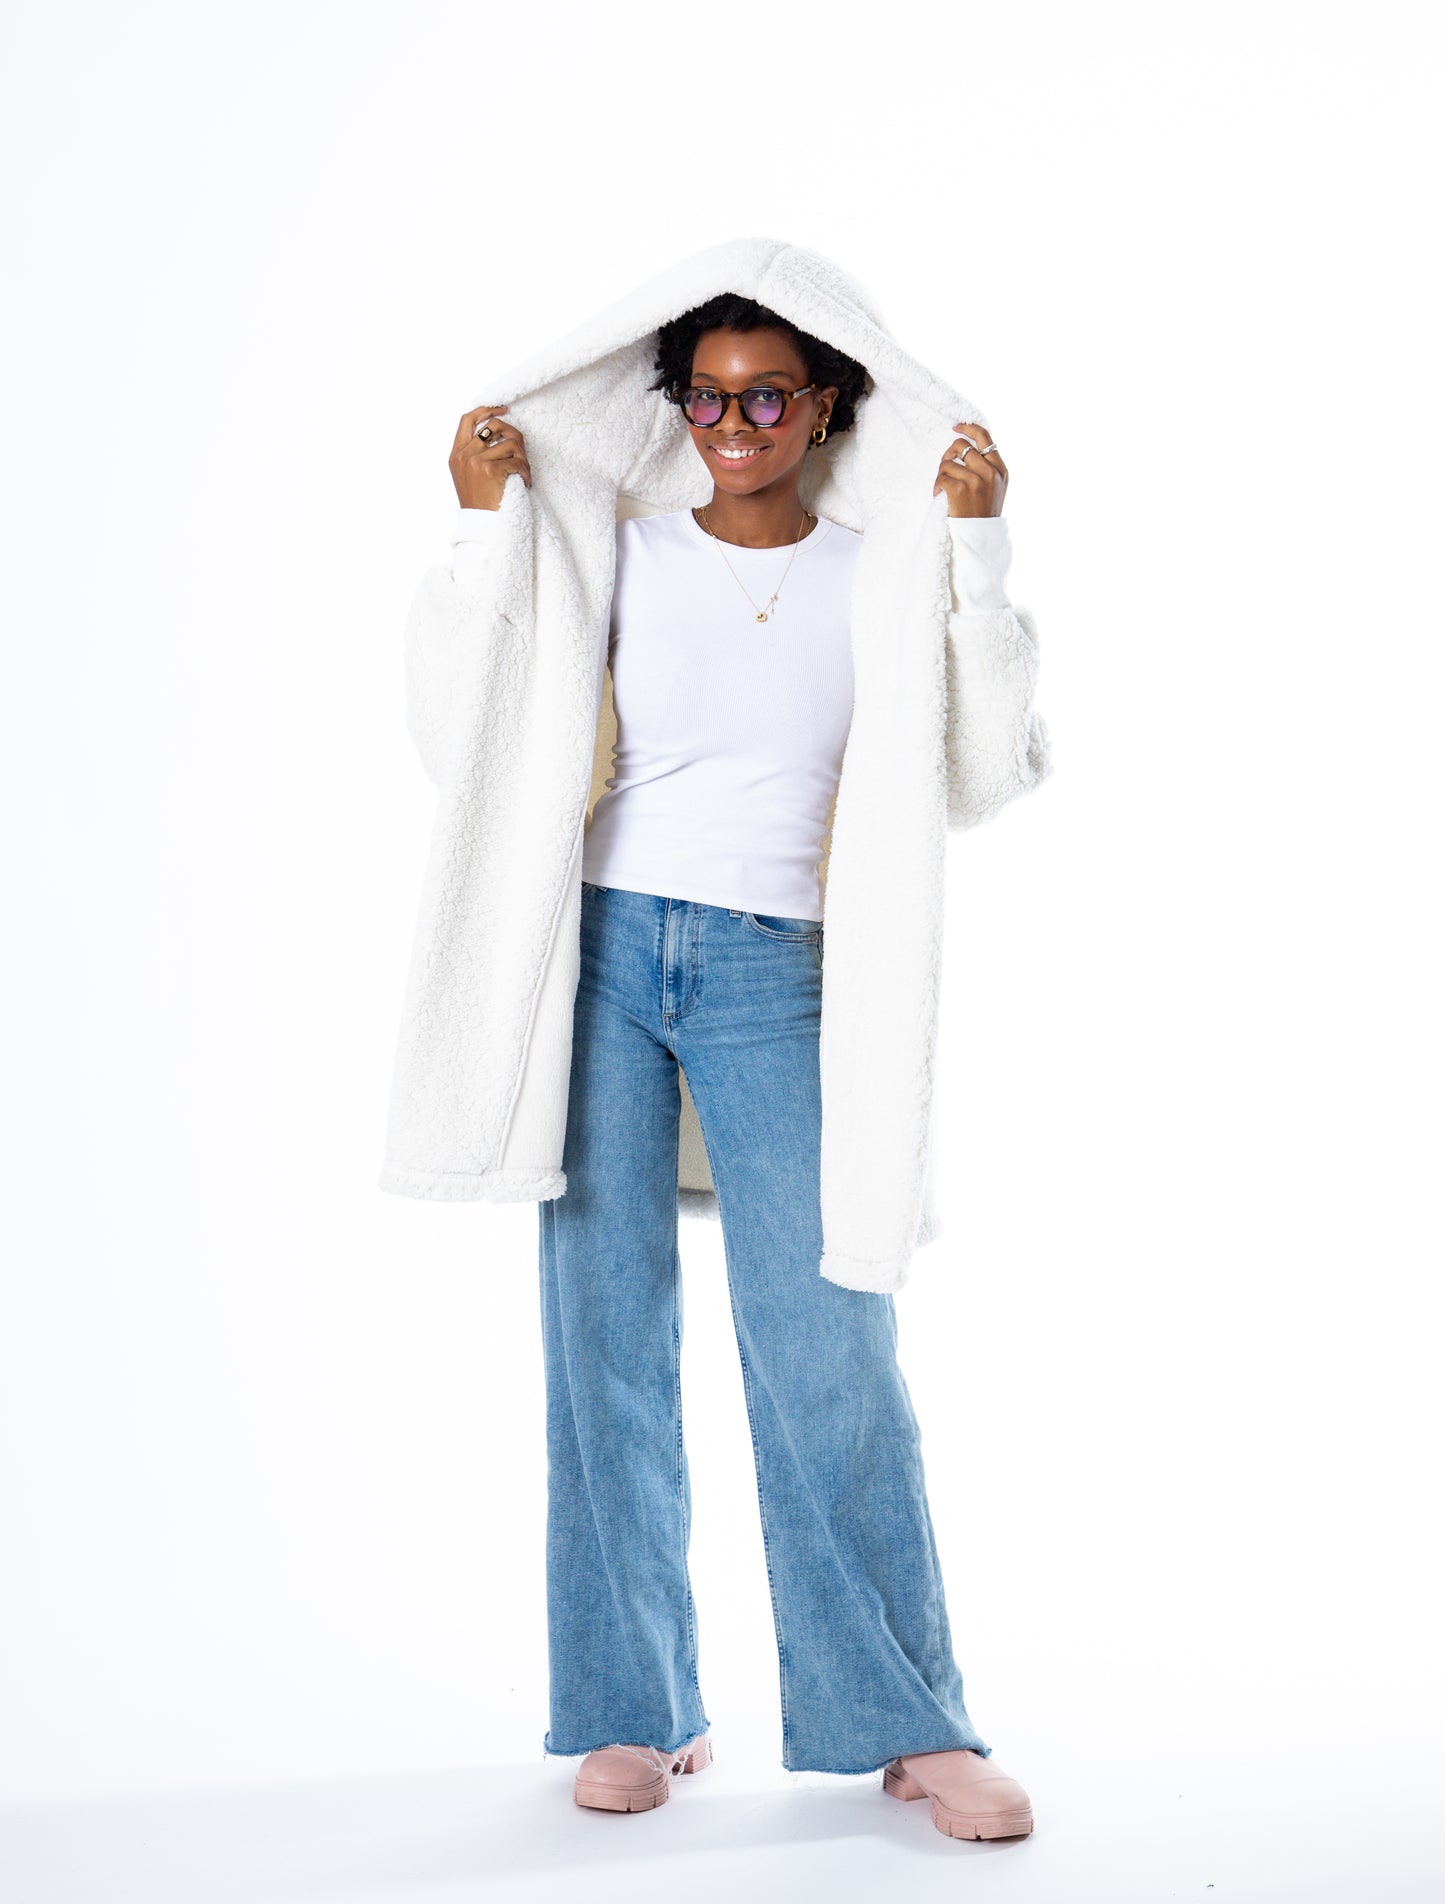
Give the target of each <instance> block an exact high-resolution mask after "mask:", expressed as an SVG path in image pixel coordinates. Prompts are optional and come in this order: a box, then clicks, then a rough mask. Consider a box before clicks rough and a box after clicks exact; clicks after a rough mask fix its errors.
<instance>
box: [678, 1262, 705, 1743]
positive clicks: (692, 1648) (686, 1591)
mask: <svg viewBox="0 0 1445 1904" xmlns="http://www.w3.org/2000/svg"><path fill="white" fill-rule="evenodd" d="M681 1282H682V1257H681V1254H680V1253H679V1252H678V1251H677V1250H676V1249H674V1251H673V1258H672V1386H673V1395H674V1399H675V1402H676V1407H677V1506H678V1522H679V1525H680V1527H681V1530H682V1589H683V1599H684V1601H685V1602H686V1607H687V1656H688V1667H689V1670H690V1671H691V1673H692V1689H693V1692H694V1693H695V1694H696V1695H697V1709H698V1712H699V1713H701V1712H702V1709H703V1705H702V1687H701V1685H700V1684H699V1681H698V1666H697V1623H696V1617H695V1609H694V1605H693V1593H692V1582H691V1580H690V1578H689V1576H688V1568H687V1542H688V1525H689V1516H688V1507H687V1496H686V1491H685V1489H684V1485H683V1480H684V1472H685V1468H684V1464H685V1462H686V1459H687V1453H686V1446H685V1443H684V1439H683V1429H682V1324H681V1315H680V1307H679V1306H680V1301H681V1295H680V1290H681ZM704 1723H706V1721H704Z"/></svg>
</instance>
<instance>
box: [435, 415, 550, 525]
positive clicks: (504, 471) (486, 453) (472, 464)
mask: <svg viewBox="0 0 1445 1904" xmlns="http://www.w3.org/2000/svg"><path fill="white" fill-rule="evenodd" d="M506 407H507V406H506V404H505V403H483V404H481V405H479V407H478V408H477V409H475V410H468V411H467V413H466V415H465V416H464V417H463V418H462V420H461V422H460V423H459V424H458V425H457V440H456V442H455V443H453V444H452V453H451V457H450V459H449V461H448V467H449V469H450V470H451V472H452V481H453V483H455V484H456V491H457V500H458V502H459V503H460V504H461V506H462V508H463V509H500V508H501V506H502V490H503V487H504V486H505V484H506V481H507V478H508V477H509V476H510V475H511V474H512V473H513V472H514V471H515V472H516V473H517V474H518V475H519V476H520V477H521V478H522V481H523V482H524V483H525V484H526V485H527V487H528V489H530V488H531V487H532V466H531V464H530V463H529V462H528V461H527V446H526V444H525V443H524V442H523V441H522V432H521V431H520V430H519V429H518V428H517V426H516V425H515V424H509V425H508V426H507V428H505V429H503V428H501V426H500V425H499V424H498V423H496V422H493V424H492V434H491V436H490V437H488V438H487V440H486V442H483V441H482V439H481V437H479V436H478V435H477V433H476V430H477V425H478V424H479V423H481V422H482V421H483V420H484V419H492V418H496V417H499V416H500V415H501V413H502V411H503V410H505V409H506Z"/></svg>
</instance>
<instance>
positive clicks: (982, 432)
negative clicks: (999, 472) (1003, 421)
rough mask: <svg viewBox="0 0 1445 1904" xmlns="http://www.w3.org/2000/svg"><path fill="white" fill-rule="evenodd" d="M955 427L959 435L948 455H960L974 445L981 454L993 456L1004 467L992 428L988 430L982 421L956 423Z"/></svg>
mask: <svg viewBox="0 0 1445 1904" xmlns="http://www.w3.org/2000/svg"><path fill="white" fill-rule="evenodd" d="M953 427H954V429H955V430H957V431H958V432H959V435H958V436H957V437H955V438H954V441H953V444H952V446H951V448H950V449H949V450H948V451H947V452H946V454H947V455H949V456H955V457H956V456H959V455H961V454H962V452H963V451H964V450H965V449H967V448H968V447H969V446H970V445H972V446H973V448H974V449H976V450H977V451H978V452H979V454H980V455H981V456H987V457H991V458H993V459H994V461H995V462H996V465H997V467H998V468H999V469H1002V468H1003V467H1004V460H1003V458H1002V457H1001V456H1000V455H999V453H998V447H997V445H996V444H995V442H994V440H993V432H992V430H986V429H985V428H984V426H983V425H982V424H981V423H967V422H964V423H955V424H954V426H953Z"/></svg>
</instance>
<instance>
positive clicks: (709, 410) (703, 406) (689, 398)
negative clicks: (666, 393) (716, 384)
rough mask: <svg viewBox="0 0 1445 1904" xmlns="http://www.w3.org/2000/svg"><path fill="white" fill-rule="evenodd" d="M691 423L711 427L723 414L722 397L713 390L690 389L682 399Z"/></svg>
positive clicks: (704, 428) (699, 426)
mask: <svg viewBox="0 0 1445 1904" xmlns="http://www.w3.org/2000/svg"><path fill="white" fill-rule="evenodd" d="M682 407H683V410H684V411H685V412H686V414H687V420H688V422H689V423H695V424H696V425H697V427H698V428H699V429H700V430H706V429H709V428H710V427H711V426H712V425H713V424H714V423H716V422H717V420H718V418H719V417H720V416H721V415H722V398H721V397H720V396H718V394H717V393H716V391H713V390H689V391H688V392H687V394H686V396H685V397H684V398H683V400H682Z"/></svg>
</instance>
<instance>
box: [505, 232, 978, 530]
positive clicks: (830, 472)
mask: <svg viewBox="0 0 1445 1904" xmlns="http://www.w3.org/2000/svg"><path fill="white" fill-rule="evenodd" d="M722 292H734V293H736V294H737V295H739V296H742V297H748V298H753V299H756V301H757V302H758V303H759V304H762V305H765V306H766V307H767V308H768V309H769V310H772V311H775V312H776V313H777V314H778V316H779V317H782V318H786V319H787V321H788V322H789V323H791V324H795V325H796V326H797V327H798V329H799V330H801V331H805V332H807V333H809V334H810V335H811V336H813V337H818V338H821V339H822V340H823V342H824V343H827V344H831V345H832V346H833V348H834V349H835V350H840V351H843V352H844V353H845V354H846V355H847V356H849V357H852V358H853V359H854V360H855V361H856V362H858V363H860V364H862V365H863V367H864V369H865V370H866V371H867V372H868V374H869V379H870V387H869V390H868V393H867V395H866V397H865V399H864V400H863V401H862V402H860V404H859V406H858V413H857V417H856V420H855V422H854V424H853V426H852V428H851V429H848V430H845V431H843V432H842V434H841V435H839V436H836V437H833V438H830V439H829V440H828V441H827V442H825V443H824V444H823V445H822V447H821V449H820V450H818V451H817V452H815V453H810V454H809V455H808V456H807V457H806V458H805V459H804V470H803V475H802V478H801V482H800V486H799V487H800V496H801V499H802V501H803V503H804V505H805V507H807V508H810V509H812V510H813V512H814V513H815V514H819V515H824V516H828V517H830V518H831V519H832V520H833V521H835V522H840V523H842V524H843V526H844V527H845V528H848V529H855V530H859V531H861V530H863V529H864V528H865V527H866V525H867V523H868V522H869V520H870V519H872V518H873V517H874V516H875V515H877V514H878V513H879V512H880V511H883V510H886V509H889V508H891V507H896V506H898V504H899V501H900V498H912V500H913V502H914V504H915V506H916V508H917V510H918V511H919V513H922V512H923V511H924V510H925V509H926V508H927V506H928V504H929V501H930V496H931V490H932V481H933V476H934V473H935V471H936V470H937V466H938V459H939V458H940V457H941V456H942V454H943V452H944V449H945V448H946V447H947V444H948V441H949V438H950V437H951V435H952V433H953V425H954V424H955V422H959V421H968V422H973V423H981V424H983V425H984V427H985V428H987V427H988V419H987V418H986V417H985V416H984V414H983V412H982V411H981V410H979V409H978V408H976V406H975V405H973V404H971V403H969V402H968V401H967V399H965V398H964V397H962V396H961V395H960V394H959V393H958V391H956V390H954V389H953V388H952V387H951V386H950V385H949V384H947V383H945V382H944V381H943V379H942V378H941V377H938V376H935V375H934V373H933V372H932V371H931V370H928V369H927V368H926V367H925V366H924V365H923V364H921V363H920V362H919V361H918V360H917V358H915V357H911V356H910V355H909V354H908V352H907V351H906V350H904V349H903V348H902V346H901V345H900V344H899V343H898V341H897V340H896V339H895V337H894V336H893V334H892V332H891V331H890V330H889V328H888V326H887V325H886V323H885V322H884V320H883V316H882V313H881V311H880V310H879V308H878V305H877V303H876V302H875V300H874V299H873V298H872V296H871V295H870V294H869V293H868V292H867V291H866V290H865V289H864V288H863V286H862V285H861V284H859V283H858V281H857V279H856V278H854V277H852V276H850V274H849V273H848V272H847V271H845V270H844V269H843V267H842V266H841V265H839V264H836V263H834V261H833V260H832V259H831V258H827V257H824V256H823V255H822V254H821V253H820V252H816V251H810V250H809V249H808V248H807V247H806V246H804V245H793V244H788V243H787V242H786V241H785V240H783V239H780V238H733V239H729V240H728V241H727V242H726V243H724V244H719V245H710V246H708V247H707V248H706V249H705V250H703V251H697V252H694V253H693V254H692V255H691V256H690V257H688V258H684V259H682V260H681V261H680V262H678V263H676V264H673V265H671V266H669V267H668V268H667V269H666V270H665V271H661V272H659V273H658V274H657V275H656V276H655V277H652V278H649V279H647V281H646V282H645V283H643V284H640V285H639V286H637V288H636V289H635V290H632V291H629V292H627V293H626V294H625V295H624V296H623V297H620V298H618V299H617V300H616V301H615V302H614V303H612V304H609V305H607V306H606V307H605V308H604V309H603V310H601V311H599V312H598V313H597V314H596V315H595V316H594V317H591V318H588V319H587V320H586V321H585V322H584V323H581V324H579V325H577V326H576V327H575V328H574V329H572V330H570V331H568V332H567V333H566V335H565V336H563V337H560V338H558V339H557V340H556V342H554V343H551V344H548V345H546V346H544V347H543V348H542V349H541V350H538V351H534V352H533V354H532V355H531V356H530V357H527V358H525V359H523V361H522V362H521V363H519V364H516V365H514V366H513V367H512V368H511V369H510V370H507V371H504V372H502V373H501V374H500V375H499V376H497V377H494V378H492V379H491V380H490V382H489V383H488V384H487V387H486V388H485V390H483V391H481V392H480V393H479V394H478V396H477V397H476V400H475V402H476V405H481V404H486V403H507V404H510V405H513V406H514V407H513V408H512V409H511V410H510V411H509V413H508V414H509V416H510V418H511V420H512V421H514V422H515V423H516V425H517V427H518V428H519V429H520V430H522V432H523V433H524V434H525V435H526V437H527V439H528V443H529V445H531V444H532V443H533V442H534V441H535V444H536V448H537V450H538V455H537V457H536V458H535V460H534V464H533V486H534V490H535V492H536V493H537V494H538V495H541V496H545V495H546V494H547V493H548V489H549V487H550V486H551V485H552V484H554V483H555V482H556V481H557V480H558V478H559V476H560V478H561V480H562V481H563V482H564V484H565V486H566V487H568V488H570V487H572V486H573V485H574V484H577V483H585V484H587V485H588V486H589V487H592V488H595V489H598V490H603V491H607V492H609V493H610V494H612V495H613V496H614V497H615V496H623V497H628V498H634V499H635V500H636V501H637V502H638V503H640V504H641V505H642V506H643V512H644V513H645V512H647V511H654V510H672V509H686V508H688V507H690V506H692V505H694V504H697V503H704V502H706V501H707V499H708V497H709V496H710V495H711V493H712V479H711V476H710V475H709V473H708V470H707V468H706V466H705V465H704V463H703V460H702V458H701V457H700V456H699V455H698V453H697V451H696V449H695V448H694V447H693V442H692V438H691V435H690V434H689V432H688V430H687V427H686V425H685V424H684V423H683V421H682V419H681V417H680V416H679V414H678V410H677V406H676V405H675V404H672V403H669V402H668V400H667V398H666V397H665V396H664V395H663V393H662V391H660V390H649V389H648V387H647V386H648V385H649V384H650V383H651V382H652V379H653V377H654V375H655V374H656V368H655V362H654V359H655V355H656V347H657V332H658V330H659V329H660V327H661V326H662V325H663V324H665V323H667V322H669V321H670V320H671V319H672V318H675V317H678V316H680V315H681V314H682V313H683V312H684V311H689V310H692V309H694V308H695V307H696V306H697V305H699V304H704V303H706V302H707V301H708V299H709V298H713V297H716V296H718V295H719V294H720V293H722ZM474 407H475V406H474ZM538 433H540V434H538ZM933 500H934V502H935V503H936V504H937V507H936V509H935V512H934V513H935V514H936V515H938V516H939V517H940V518H941V517H942V516H944V515H945V514H946V513H947V505H946V502H945V500H944V498H943V497H941V496H940V497H937V498H934V499H933ZM618 513H619V514H624V515H625V514H630V513H633V511H631V510H629V509H627V508H626V507H623V508H622V509H621V510H619V511H618Z"/></svg>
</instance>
